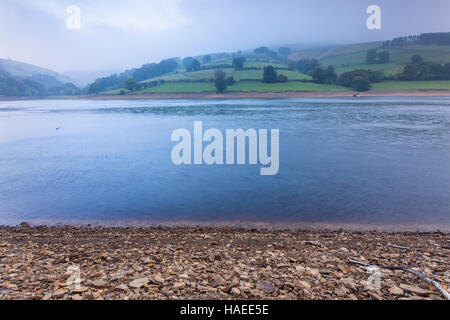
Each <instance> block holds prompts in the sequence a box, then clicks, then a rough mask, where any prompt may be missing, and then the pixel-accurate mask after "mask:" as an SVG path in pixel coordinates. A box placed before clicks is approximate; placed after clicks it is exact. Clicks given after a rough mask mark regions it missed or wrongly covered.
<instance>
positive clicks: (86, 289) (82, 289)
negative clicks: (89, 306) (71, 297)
mask: <svg viewBox="0 0 450 320" xmlns="http://www.w3.org/2000/svg"><path fill="white" fill-rule="evenodd" d="M86 291H89V288H88V287H78V288H74V289H73V290H72V293H84V292H86Z"/></svg>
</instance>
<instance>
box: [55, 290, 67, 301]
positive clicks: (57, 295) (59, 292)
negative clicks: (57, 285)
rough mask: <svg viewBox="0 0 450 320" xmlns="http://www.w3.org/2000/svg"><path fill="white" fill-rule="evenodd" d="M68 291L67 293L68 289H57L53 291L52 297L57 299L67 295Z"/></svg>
mask: <svg viewBox="0 0 450 320" xmlns="http://www.w3.org/2000/svg"><path fill="white" fill-rule="evenodd" d="M66 293H67V290H66V289H59V290H56V291H55V292H53V294H52V297H53V298H55V299H60V298H62V297H64V296H65V295H66Z"/></svg>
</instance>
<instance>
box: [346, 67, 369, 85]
mask: <svg viewBox="0 0 450 320" xmlns="http://www.w3.org/2000/svg"><path fill="white" fill-rule="evenodd" d="M356 77H361V78H364V79H365V80H367V81H369V75H368V72H367V71H366V70H362V69H359V70H353V71H348V72H344V73H343V74H341V76H340V77H339V84H340V85H341V86H344V87H349V88H352V87H353V80H354V79H355V78H356ZM369 82H370V81H369Z"/></svg>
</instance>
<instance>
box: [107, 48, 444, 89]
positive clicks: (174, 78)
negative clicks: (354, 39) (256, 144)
mask: <svg viewBox="0 0 450 320" xmlns="http://www.w3.org/2000/svg"><path fill="white" fill-rule="evenodd" d="M381 45H382V42H369V43H360V44H352V45H340V46H323V47H318V48H312V49H307V50H299V51H296V52H294V53H293V54H291V55H290V56H289V59H291V60H299V59H303V58H315V59H318V60H319V61H320V62H321V63H322V65H323V66H325V67H326V66H328V65H333V66H334V67H335V69H336V73H337V74H338V75H340V74H342V73H344V72H347V71H351V70H355V69H370V70H382V71H383V72H384V74H385V75H386V76H395V75H396V74H398V73H399V72H400V71H401V68H402V67H404V66H405V65H406V64H408V63H410V61H411V57H412V56H413V55H415V54H420V55H421V56H422V57H423V59H424V60H425V61H430V62H436V63H449V62H450V46H422V45H407V46H404V47H393V48H388V49H380V50H388V51H389V52H390V62H389V63H386V64H370V65H368V64H366V55H367V51H368V50H369V49H378V48H380V47H381ZM238 56H243V57H245V58H246V62H245V63H244V68H246V67H247V68H258V69H255V70H245V69H244V70H239V69H235V68H220V69H222V70H223V71H224V72H225V73H226V75H227V77H229V76H232V77H234V80H235V81H236V83H235V84H233V85H230V86H228V89H227V91H228V92H251V91H253V92H289V91H298V92H302V91H303V92H320V91H324V92H338V91H350V90H352V89H349V88H345V87H341V86H338V85H326V84H317V83H313V82H302V81H299V80H312V78H311V76H309V75H306V74H303V73H300V72H298V71H293V70H287V67H288V60H286V61H284V60H282V59H281V58H280V59H278V58H274V57H272V56H268V55H254V54H251V53H250V54H248V53H247V54H242V55H237V54H226V53H220V54H211V57H212V60H211V62H209V63H208V64H202V66H203V67H205V66H209V67H211V69H207V70H200V71H194V72H186V71H185V69H184V68H183V67H181V66H180V67H179V69H178V70H177V71H174V72H171V73H167V74H165V75H162V76H159V77H155V78H151V79H148V80H145V81H143V82H142V83H149V82H153V81H158V82H159V81H160V80H164V81H165V83H159V84H158V85H157V86H154V87H153V86H152V87H150V88H146V89H142V90H140V91H137V92H133V93H138V94H139V93H160V94H161V93H189V92H192V93H200V92H216V88H215V85H214V81H210V80H211V79H214V78H215V72H216V68H218V67H214V66H219V65H222V64H226V65H231V64H232V62H233V59H234V58H235V57H238ZM197 58H198V59H199V61H202V59H201V58H202V56H199V57H197ZM268 65H272V66H273V67H274V68H275V70H276V71H277V74H278V75H280V74H282V75H285V76H286V77H287V78H288V82H286V83H272V84H268V83H263V82H262V78H263V68H264V67H266V66H268ZM182 80H184V81H182ZM189 80H192V81H189ZM199 80H208V81H202V82H200V81H199ZM433 89H434V90H450V81H414V82H407V81H384V82H381V83H374V84H373V86H372V90H391V91H395V90H398V91H403V90H433ZM121 90H123V89H118V90H111V91H108V92H105V94H119V93H120V91H121Z"/></svg>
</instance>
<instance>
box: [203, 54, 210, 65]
mask: <svg viewBox="0 0 450 320" xmlns="http://www.w3.org/2000/svg"><path fill="white" fill-rule="evenodd" d="M211 60H212V58H211V56H210V55H209V54H208V55H206V56H204V57H203V59H202V61H203V63H210V62H211Z"/></svg>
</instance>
